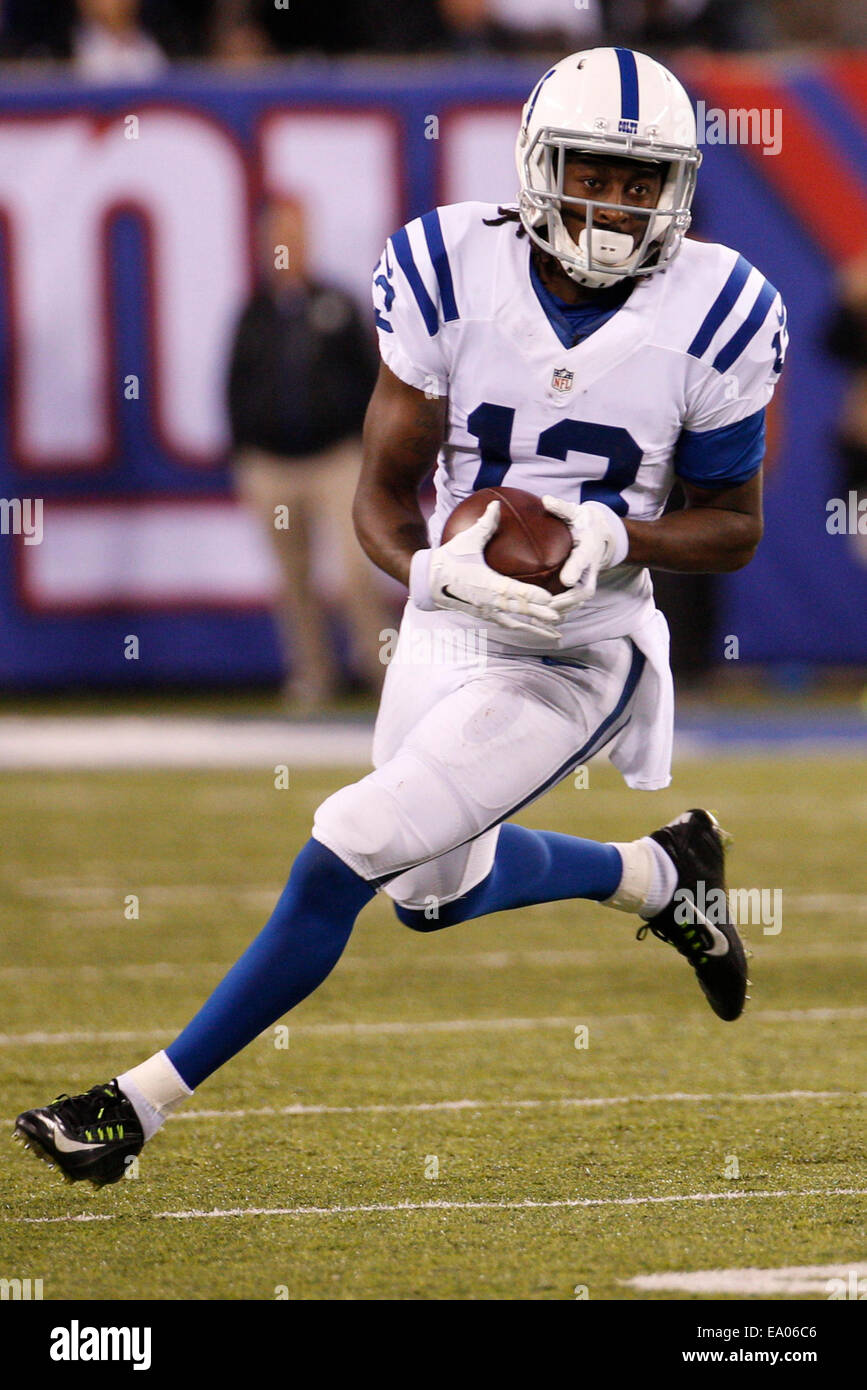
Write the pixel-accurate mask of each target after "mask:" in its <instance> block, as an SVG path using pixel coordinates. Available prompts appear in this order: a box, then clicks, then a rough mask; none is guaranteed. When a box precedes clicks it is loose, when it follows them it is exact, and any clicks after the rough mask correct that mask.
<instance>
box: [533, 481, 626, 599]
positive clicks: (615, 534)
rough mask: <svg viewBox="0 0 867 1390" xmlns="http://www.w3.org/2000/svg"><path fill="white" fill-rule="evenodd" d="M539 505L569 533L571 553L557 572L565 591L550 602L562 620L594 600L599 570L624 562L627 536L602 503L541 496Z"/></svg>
mask: <svg viewBox="0 0 867 1390" xmlns="http://www.w3.org/2000/svg"><path fill="white" fill-rule="evenodd" d="M542 506H543V507H544V508H545V510H546V511H547V512H550V513H551V515H552V516H559V517H560V519H561V521H565V522H566V525H567V526H568V527H569V530H570V531H571V532H572V554H571V555H570V556H569V559H568V560H567V561H566V563H565V565H564V566H563V568H562V569H561V571H560V582H561V584H565V585H566V592H565V593H564V594H556V595H555V596H554V598H553V599H552V600H551V604H552V607H553V608H556V610H557V612H558V614H559V615H560V617H561V618H562V617H564V616H568V614H569V613H571V611H572V610H573V609H574V608H580V607H581V605H582V603H586V602H587V600H588V599H589V598H592V597H593V595H594V594H595V593H596V580H597V577H598V575H599V571H600V570H608V569H613V568H614V566H615V565H620V564H622V563H623V561H624V560H625V559H626V554H627V551H628V550H629V536H628V535H627V532H626V527H625V526H624V525H623V522H622V521H621V520H620V517H619V516H618V515H617V513H616V512H613V511H612V510H611V508H610V507H606V506H605V503H604V502H563V501H561V500H560V498H559V497H543V498H542Z"/></svg>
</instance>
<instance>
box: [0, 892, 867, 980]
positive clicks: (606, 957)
mask: <svg viewBox="0 0 867 1390" xmlns="http://www.w3.org/2000/svg"><path fill="white" fill-rule="evenodd" d="M865 906H867V905H865ZM628 941H629V939H628V938H627V939H626V944H628ZM623 944H624V942H623V940H621V942H620V945H623ZM762 945H763V943H762V941H761V939H753V940H752V946H753V947H755V946H758V947H759V948H760V949H761V947H762ZM776 950H779V951H781V952H784V954H785V961H786V964H787V965H791V964H792V963H793V962H795V961H798V960H818V959H820V960H830V959H832V958H839V959H845V958H850V957H855V958H856V959H857V958H859V957H861V956H867V941H841V942H825V941H815V942H806V943H804V944H802V945H800V946H796V947H791V946H788V945H783V946H779V947H777V946H776V945H774V944H773V943H772V942H769V943H768V951H769V952H770V951H776ZM618 952H619V946H618V945H617V944H616V943H614V942H613V941H610V942H609V943H608V944H607V946H606V947H604V948H603V947H599V948H596V949H595V950H594V949H592V948H588V949H587V950H574V951H572V950H559V951H558V950H546V949H544V948H540V949H539V950H536V951H534V950H526V951H524V950H517V951H508V950H507V951H473V952H470V953H468V954H467V955H461V954H459V953H458V952H448V953H439V952H436V953H434V952H433V951H431V952H429V951H427V950H425V954H424V958H423V969H424V971H425V972H426V973H427V972H429V971H431V970H456V971H460V970H511V969H517V968H521V969H526V968H527V967H538V968H545V967H550V968H551V969H557V970H559V969H561V968H563V967H564V966H575V967H578V968H581V969H593V968H594V967H599V968H605V969H607V968H610V967H611V965H612V964H614V963H615V962H616V961H618V960H620V959H621V957H620V956H619V954H618ZM769 959H770V956H765V955H763V956H762V961H763V962H764V961H767V960H769ZM420 961H421V957H420V956H418V955H415V956H406V955H403V954H400V955H396V954H390V955H375V956H363V955H351V954H350V955H347V956H344V957H343V959H342V960H341V962H340V970H341V973H342V972H344V971H350V972H353V973H354V972H359V973H363V972H364V971H367V970H370V971H374V970H403V971H409V970H412V969H413V968H414V966H416V965H419V964H420ZM636 961H640V962H641V963H642V964H649V965H650V966H651V967H653V966H655V964H656V963H657V961H656V958H655V957H654V956H652V955H651V953H650V952H649V951H645V952H643V953H642V954H641V955H632V956H631V957H630V958H629V963H630V965H634V964H635V963H636ZM230 965H231V961H230V960H228V959H226V960H222V961H217V960H195V961H189V960H188V961H167V960H158V961H142V962H134V961H128V962H123V963H120V962H112V963H110V964H106V965H68V964H63V963H62V962H61V963H48V962H46V963H44V964H39V965H4V966H0V982H2V981H4V980H8V981H10V982H14V981H17V980H27V979H31V978H38V977H41V976H44V977H47V978H50V977H52V976H59V977H60V978H62V979H64V980H68V979H81V980H96V981H98V980H100V979H105V980H110V979H116V978H120V979H132V980H134V979H143V980H145V979H149V978H152V977H155V978H163V977H165V978H168V979H178V980H181V979H185V980H191V979H194V978H195V976H196V973H197V972H201V973H203V974H204V973H206V972H215V971H220V972H221V973H223V974H225V972H226V971H227V970H228V969H229V966H230Z"/></svg>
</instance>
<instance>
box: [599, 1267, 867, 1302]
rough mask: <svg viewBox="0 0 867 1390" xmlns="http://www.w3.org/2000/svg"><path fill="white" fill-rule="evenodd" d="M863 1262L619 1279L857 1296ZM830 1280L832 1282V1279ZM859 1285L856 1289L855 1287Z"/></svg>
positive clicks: (691, 1289)
mask: <svg viewBox="0 0 867 1390" xmlns="http://www.w3.org/2000/svg"><path fill="white" fill-rule="evenodd" d="M865 1276H867V1264H858V1263H857V1262H855V1261H853V1262H852V1263H851V1264H848V1265H846V1264H835V1265H788V1266H783V1267H782V1268H779V1269H752V1268H751V1269H696V1270H681V1271H675V1270H672V1271H665V1272H662V1273H659V1274H638V1275H636V1276H635V1278H634V1279H621V1280H620V1282H621V1283H622V1284H624V1285H626V1286H627V1287H628V1288H632V1289H640V1290H642V1291H643V1292H647V1293H653V1292H672V1293H708V1294H736V1295H738V1296H740V1297H741V1298H743V1297H745V1296H749V1295H756V1296H764V1297H768V1296H770V1295H772V1294H788V1295H789V1297H792V1296H793V1295H795V1294H805V1293H806V1294H810V1293H813V1294H823V1295H824V1296H825V1297H826V1298H829V1297H831V1295H832V1294H834V1295H836V1297H838V1298H859V1297H863V1295H864V1292H867V1287H865V1286H864V1285H863V1284H862V1282H861V1281H862V1280H863V1279H864V1278H865ZM832 1281H833V1283H832ZM859 1285H860V1289H859Z"/></svg>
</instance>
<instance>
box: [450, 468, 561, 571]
mask: <svg viewBox="0 0 867 1390" xmlns="http://www.w3.org/2000/svg"><path fill="white" fill-rule="evenodd" d="M491 502H499V503H500V524H499V526H498V527H497V530H496V531H495V532H494V535H493V536H492V537H491V539H490V540H489V541H488V544H487V545H486V546H485V559H486V561H487V562H488V564H489V565H490V566H491V569H494V570H496V571H497V573H498V574H507V575H509V577H510V578H511V579H522V580H523V581H524V582H525V583H526V584H538V585H539V587H540V588H542V589H547V590H548V593H549V594H562V593H563V589H564V585H563V584H561V583H560V570H561V569H562V567H563V565H564V564H565V563H566V561H567V560H568V558H569V554H570V552H571V550H572V533H571V532H570V530H569V527H568V526H567V525H566V523H565V521H561V520H560V518H559V517H558V516H552V515H551V513H550V512H546V510H545V508H544V507H543V506H542V501H541V498H539V497H536V496H535V495H534V494H533V493H532V492H525V491H524V490H523V488H518V487H483V488H481V489H480V490H479V491H478V492H474V493H473V494H472V496H471V497H467V498H465V499H464V501H463V502H460V503H459V504H458V506H457V507H455V509H454V511H453V512H452V513H451V515H450V516H449V518H448V520H447V521H446V524H445V527H444V528H443V544H445V542H446V541H450V540H451V538H452V536H457V535H458V534H459V533H460V532H461V531H465V530H466V529H467V527H468V526H472V524H473V522H474V521H478V519H479V517H480V516H481V515H482V513H483V512H484V511H485V509H486V507H487V506H488V505H489V504H490V503H491Z"/></svg>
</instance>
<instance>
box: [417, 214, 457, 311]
mask: <svg viewBox="0 0 867 1390" xmlns="http://www.w3.org/2000/svg"><path fill="white" fill-rule="evenodd" d="M421 225H422V226H423V227H424V238H425V241H426V242H427V249H428V250H429V251H430V258H431V260H432V261H433V268H434V270H435V271H436V277H437V283H438V284H439V287H440V298H441V300H442V305H443V318H444V320H445V322H446V323H452V322H453V320H454V319H459V318H460V314H459V313H458V306H457V302H456V300H455V286H454V281H453V280H452V268H451V266H450V265H449V255H448V252H447V251H446V244H445V242H444V241H443V229H442V226H441V224H440V215H439V213H438V212H437V210H436V208H434V210H433V212H426V213H425V215H424V217H423V218H422V219H421Z"/></svg>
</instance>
